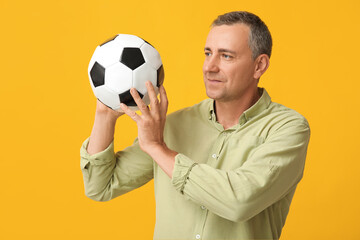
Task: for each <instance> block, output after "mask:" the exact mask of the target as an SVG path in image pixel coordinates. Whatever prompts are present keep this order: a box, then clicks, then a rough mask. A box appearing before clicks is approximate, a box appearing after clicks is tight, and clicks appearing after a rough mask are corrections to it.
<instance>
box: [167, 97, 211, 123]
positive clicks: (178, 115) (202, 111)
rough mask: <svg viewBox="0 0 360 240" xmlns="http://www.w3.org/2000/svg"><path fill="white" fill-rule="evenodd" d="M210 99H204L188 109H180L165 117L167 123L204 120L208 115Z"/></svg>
mask: <svg viewBox="0 0 360 240" xmlns="http://www.w3.org/2000/svg"><path fill="white" fill-rule="evenodd" d="M212 101H213V100H212V99H205V100H202V101H201V102H199V103H197V104H194V105H192V106H189V107H185V108H182V109H180V110H177V111H175V112H173V113H170V114H168V115H167V119H166V120H167V121H179V120H182V119H183V118H206V116H207V115H208V114H209V111H210V106H211V104H212Z"/></svg>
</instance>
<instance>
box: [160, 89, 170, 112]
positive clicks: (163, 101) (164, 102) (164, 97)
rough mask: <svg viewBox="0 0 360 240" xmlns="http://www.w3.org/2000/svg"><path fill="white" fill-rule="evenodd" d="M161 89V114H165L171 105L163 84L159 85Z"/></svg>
mask: <svg viewBox="0 0 360 240" xmlns="http://www.w3.org/2000/svg"><path fill="white" fill-rule="evenodd" d="M159 91H160V109H161V115H163V116H164V115H165V116H166V113H167V110H168V105H169V101H168V98H167V95H166V91H165V88H164V86H163V85H161V86H160V87H159Z"/></svg>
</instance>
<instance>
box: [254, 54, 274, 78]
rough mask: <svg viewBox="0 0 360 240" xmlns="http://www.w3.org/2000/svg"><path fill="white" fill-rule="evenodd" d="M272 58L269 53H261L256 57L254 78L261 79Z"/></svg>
mask: <svg viewBox="0 0 360 240" xmlns="http://www.w3.org/2000/svg"><path fill="white" fill-rule="evenodd" d="M269 64H270V59H269V56H268V55H267V54H261V55H259V56H258V57H257V58H256V59H255V71H254V78H255V79H259V78H260V77H261V76H262V75H263V74H264V73H265V71H266V70H267V69H268V67H269Z"/></svg>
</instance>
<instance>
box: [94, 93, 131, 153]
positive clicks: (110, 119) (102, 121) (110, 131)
mask: <svg viewBox="0 0 360 240" xmlns="http://www.w3.org/2000/svg"><path fill="white" fill-rule="evenodd" d="M123 114H124V113H119V112H116V111H113V110H111V109H110V108H108V107H107V106H105V105H104V104H103V103H101V102H100V101H99V100H97V103H96V112H95V120H94V125H93V129H92V131H91V135H90V141H89V145H88V147H87V151H88V153H89V154H90V155H92V154H95V153H98V152H101V151H103V150H105V149H106V148H107V147H108V146H109V145H110V143H111V142H112V141H113V140H114V133H115V124H116V120H117V118H118V117H120V116H121V115H123Z"/></svg>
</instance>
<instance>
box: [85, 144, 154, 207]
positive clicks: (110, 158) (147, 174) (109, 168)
mask: <svg viewBox="0 0 360 240" xmlns="http://www.w3.org/2000/svg"><path fill="white" fill-rule="evenodd" d="M88 143H89V138H88V139H86V140H85V141H84V143H83V144H82V146H81V148H80V168H81V171H82V174H83V179H84V187H85V195H86V196H88V197H89V198H91V199H93V200H95V201H109V200H111V199H113V198H115V197H117V196H120V195H122V194H124V193H127V192H129V191H131V190H133V189H135V188H138V187H140V186H142V185H144V184H145V183H147V182H149V181H150V180H151V179H152V178H153V160H152V159H151V158H150V156H149V155H147V154H146V153H144V152H143V151H142V150H141V149H140V147H139V144H138V141H137V140H135V142H134V144H133V145H132V146H130V147H127V148H126V149H124V150H123V151H119V152H117V153H115V152H114V143H113V142H112V143H111V144H110V145H109V146H108V147H107V148H106V149H105V150H103V151H101V152H99V153H96V154H93V155H90V154H89V153H88V152H87V150H86V149H87V146H88Z"/></svg>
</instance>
